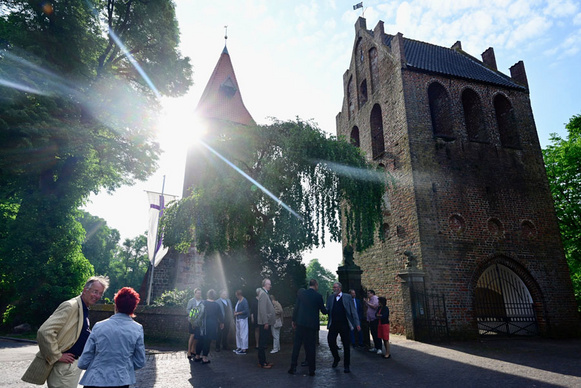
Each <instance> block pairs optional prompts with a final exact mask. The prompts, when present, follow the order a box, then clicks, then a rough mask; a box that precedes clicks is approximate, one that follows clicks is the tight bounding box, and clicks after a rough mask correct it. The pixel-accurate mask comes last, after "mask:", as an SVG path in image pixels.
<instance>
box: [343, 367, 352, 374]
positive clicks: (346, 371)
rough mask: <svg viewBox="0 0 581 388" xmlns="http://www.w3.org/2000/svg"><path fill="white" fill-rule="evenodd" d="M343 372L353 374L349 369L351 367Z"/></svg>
mask: <svg viewBox="0 0 581 388" xmlns="http://www.w3.org/2000/svg"><path fill="white" fill-rule="evenodd" d="M343 372H345V373H351V369H349V367H347V368H345V369H343Z"/></svg>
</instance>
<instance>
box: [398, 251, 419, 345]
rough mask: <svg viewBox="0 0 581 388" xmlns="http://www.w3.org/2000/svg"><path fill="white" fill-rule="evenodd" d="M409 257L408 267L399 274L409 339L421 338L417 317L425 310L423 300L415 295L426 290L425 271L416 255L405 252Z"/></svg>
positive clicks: (406, 333) (406, 331) (406, 330)
mask: <svg viewBox="0 0 581 388" xmlns="http://www.w3.org/2000/svg"><path fill="white" fill-rule="evenodd" d="M404 254H405V255H406V256H407V257H408V262H407V263H406V269H405V270H403V271H401V272H399V273H398V274H397V276H399V277H400V278H401V279H402V287H401V293H402V304H403V313H404V319H405V336H406V338H407V339H411V340H419V339H420V338H419V337H420V336H421V335H420V333H418V332H417V330H416V317H417V315H418V314H423V313H425V312H424V311H423V309H424V306H423V301H421V300H419V299H418V298H417V297H415V293H414V291H415V292H418V291H419V292H421V293H423V292H424V291H425V290H424V277H425V273H424V271H422V270H420V269H418V268H417V267H416V261H415V256H414V255H413V254H412V253H411V252H409V251H406V252H405V253H404Z"/></svg>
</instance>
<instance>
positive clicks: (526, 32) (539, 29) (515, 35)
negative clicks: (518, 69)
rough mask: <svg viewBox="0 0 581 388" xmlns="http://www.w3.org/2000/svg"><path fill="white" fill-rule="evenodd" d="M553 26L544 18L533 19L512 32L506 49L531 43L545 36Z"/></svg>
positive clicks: (536, 17)
mask: <svg viewBox="0 0 581 388" xmlns="http://www.w3.org/2000/svg"><path fill="white" fill-rule="evenodd" d="M552 24H553V23H552V22H551V21H550V20H548V19H546V18H545V17H544V16H535V17H533V18H532V19H530V20H528V21H526V22H525V23H522V24H520V25H518V27H517V28H516V29H514V30H513V31H512V33H511V35H510V38H509V40H508V42H507V44H506V48H508V49H511V48H515V47H517V46H519V45H521V44H522V43H523V42H527V41H530V40H532V39H534V38H537V37H539V36H541V35H543V34H544V33H545V32H546V31H548V30H549V29H550V28H551V26H552Z"/></svg>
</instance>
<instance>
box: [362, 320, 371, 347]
mask: <svg viewBox="0 0 581 388" xmlns="http://www.w3.org/2000/svg"><path fill="white" fill-rule="evenodd" d="M361 335H363V346H367V347H370V346H371V341H369V322H367V320H366V319H364V320H363V321H361Z"/></svg>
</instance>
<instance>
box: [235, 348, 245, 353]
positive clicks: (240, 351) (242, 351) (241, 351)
mask: <svg viewBox="0 0 581 388" xmlns="http://www.w3.org/2000/svg"><path fill="white" fill-rule="evenodd" d="M235 353H236V354H246V351H245V350H242V349H239V350H237V351H236V352H235Z"/></svg>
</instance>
